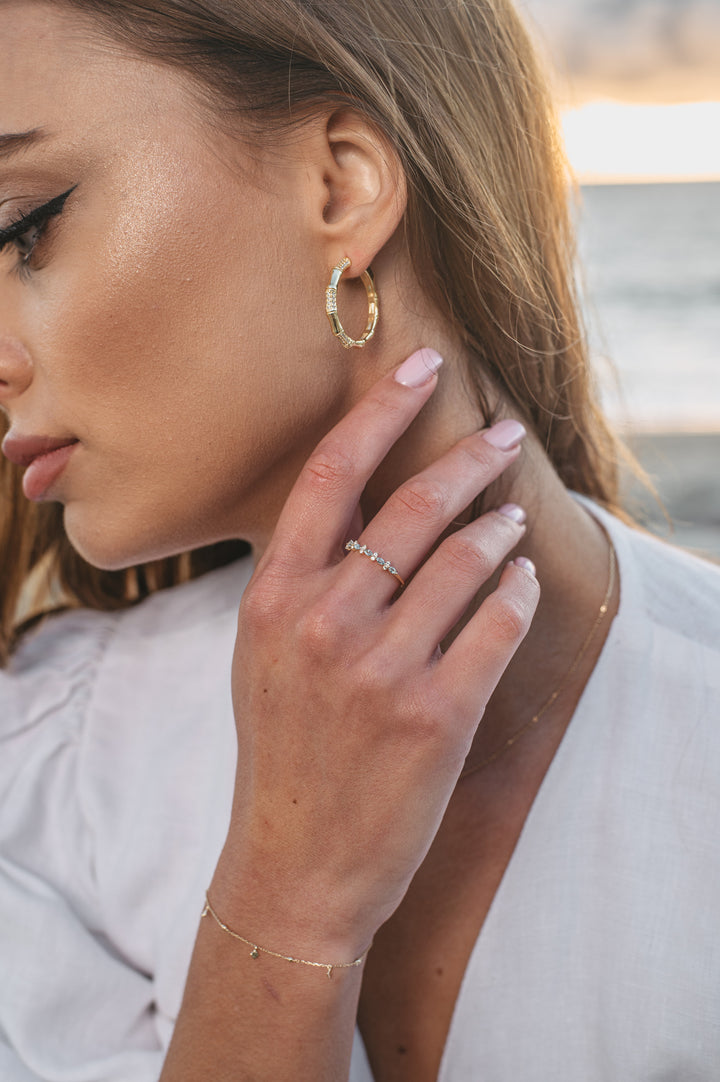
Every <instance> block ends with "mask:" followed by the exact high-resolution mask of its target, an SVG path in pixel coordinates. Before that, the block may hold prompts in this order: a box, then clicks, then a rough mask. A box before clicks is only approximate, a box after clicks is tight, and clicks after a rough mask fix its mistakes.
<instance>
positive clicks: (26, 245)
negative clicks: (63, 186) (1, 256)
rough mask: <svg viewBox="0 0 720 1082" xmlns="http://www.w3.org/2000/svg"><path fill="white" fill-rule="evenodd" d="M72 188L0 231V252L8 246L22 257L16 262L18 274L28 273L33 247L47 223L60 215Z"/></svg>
mask: <svg viewBox="0 0 720 1082" xmlns="http://www.w3.org/2000/svg"><path fill="white" fill-rule="evenodd" d="M76 187H77V185H75V186H74V187H72V188H70V190H69V191H67V192H63V194H62V195H58V196H56V197H55V198H54V199H51V200H50V202H49V203H44V204H43V205H42V206H41V207H36V208H35V210H31V211H30V213H29V214H23V215H22V216H21V217H20V218H18V219H17V221H15V222H12V223H11V224H10V225H9V226H7V228H5V229H0V252H2V251H3V249H4V248H6V246H7V245H8V244H12V245H14V247H15V249H16V250H17V251H18V252H19V253H20V255H21V256H22V258H21V259H19V260H18V263H17V267H16V269H17V270H18V272H25V273H27V272H28V271H29V267H30V260H31V258H32V255H33V252H34V250H35V247H36V246H37V244H38V243H39V241H40V239H41V237H42V235H43V233H44V232H45V230H46V228H47V226H48V223H49V222H50V220H51V219H52V218H54V217H56V215H58V214H61V213H62V210H63V207H64V206H65V200H66V199H67V198H68V196H69V195H70V194H71V192H73V191H75V188H76Z"/></svg>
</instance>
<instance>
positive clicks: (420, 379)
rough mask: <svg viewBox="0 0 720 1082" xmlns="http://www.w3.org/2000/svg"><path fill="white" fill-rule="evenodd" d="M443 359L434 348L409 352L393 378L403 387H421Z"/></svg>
mask: <svg viewBox="0 0 720 1082" xmlns="http://www.w3.org/2000/svg"><path fill="white" fill-rule="evenodd" d="M442 363H443V359H442V357H441V356H440V354H439V353H437V352H436V351H435V350H434V349H428V348H427V347H426V348H423V349H418V350H416V351H415V352H414V353H411V354H410V356H409V357H408V359H407V360H406V361H404V362H403V363H402V364H401V365H400V367H399V368H398V370H397V372H396V373H395V379H396V380H397V382H398V383H402V385H403V387H423V386H424V385H425V384H426V383H428V382H429V381H430V380H431V379H432V377H433V376H434V375H435V373H436V372H437V370H438V368H439V367H440V365H441V364H442Z"/></svg>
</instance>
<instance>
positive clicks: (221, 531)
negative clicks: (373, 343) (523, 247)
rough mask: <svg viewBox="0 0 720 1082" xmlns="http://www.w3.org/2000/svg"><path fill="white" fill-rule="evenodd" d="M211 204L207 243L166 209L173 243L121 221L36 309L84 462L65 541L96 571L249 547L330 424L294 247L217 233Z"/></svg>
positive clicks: (332, 369) (217, 217)
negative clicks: (244, 543)
mask: <svg viewBox="0 0 720 1082" xmlns="http://www.w3.org/2000/svg"><path fill="white" fill-rule="evenodd" d="M218 202H219V203H220V205H218V206H216V207H214V208H210V212H209V213H208V216H207V220H212V221H213V222H215V228H214V231H213V232H212V233H210V232H208V231H207V229H204V230H203V231H202V232H201V231H199V230H198V229H197V226H196V225H195V224H194V223H193V221H192V220H191V217H190V215H189V214H187V213H186V214H185V215H184V216H183V215H181V214H180V213H179V210H178V208H177V207H176V208H175V213H174V214H173V215H172V221H173V227H172V228H169V227H168V226H167V225H166V224H165V222H166V220H167V219H165V218H160V217H157V218H155V219H153V220H151V221H148V220H146V221H145V223H144V226H143V228H142V229H141V228H140V227H139V226H138V224H137V223H133V222H126V221H124V220H122V219H121V220H119V221H118V222H117V224H116V225H115V227H114V228H113V229H112V230H111V231H109V233H108V234H107V237H108V239H107V242H106V244H105V245H104V246H103V248H102V250H100V251H99V252H98V254H97V256H96V257H95V258H94V259H92V260H89V259H88V258H87V254H86V253H87V249H86V251H85V252H84V253H82V254H80V253H78V255H77V256H76V257H75V258H74V260H73V261H72V262H71V263H70V265H69V266H67V267H66V268H65V271H66V273H65V275H64V279H63V280H64V283H65V284H64V288H63V294H62V296H58V297H56V298H55V302H54V305H53V306H52V309H49V308H47V307H46V313H45V314H46V317H47V320H46V324H45V325H46V327H47V328H48V335H47V337H46V341H45V346H46V347H47V349H46V356H47V357H48V358H49V359H53V358H60V359H62V363H48V364H47V372H48V388H49V392H50V397H51V400H52V401H54V402H55V403H58V404H59V405H57V406H55V407H54V413H55V416H56V417H59V418H60V419H61V421H62V425H63V430H67V431H71V432H73V433H75V434H77V435H78V436H79V437H80V439H81V440H82V441H83V444H84V450H86V455H85V458H84V460H83V461H82V464H80V462H79V463H78V468H77V471H76V480H77V484H76V488H75V490H74V491H73V489H71V488H69V489H68V497H67V500H66V510H65V523H66V529H67V532H68V535H69V536H70V539H71V541H72V542H73V544H74V545H75V546H76V548H78V550H79V551H80V552H81V554H82V555H84V556H85V557H86V558H87V559H88V560H89V561H90V562H91V563H94V564H96V565H97V566H101V567H108V568H110V567H121V566H127V565H128V564H130V563H137V562H141V561H145V560H149V559H154V558H158V557H160V556H164V555H167V554H169V553H171V552H178V551H183V550H186V549H188V548H192V547H196V546H198V545H200V544H206V543H210V542H212V541H215V540H220V539H221V538H222V537H228V536H245V537H248V536H252V531H253V529H254V528H255V527H257V525H258V522H259V520H260V519H261V518H262V517H263V516H267V515H268V514H269V513H270V509H271V508H272V509H273V511H272V513H274V512H275V511H276V510H277V509H278V508H277V503H278V500H280V502H281V499H282V498H283V497H284V494H285V492H286V491H287V488H288V487H289V485H290V483H291V482H292V480H293V478H294V476H295V475H296V473H297V469H298V468H299V466H300V464H301V462H302V460H303V459H304V457H305V456H306V454H307V453H308V452H309V450H310V449H311V447H312V445H313V444H314V443H315V442H316V441H317V439H318V438H319V436H320V435H321V434H322V432H323V431H324V430H326V428H327V427H329V424H330V423H331V419H332V418H331V414H332V413H333V411H334V410H336V408H337V401H338V396H339V394H340V392H341V389H342V386H343V381H342V378H341V372H342V369H341V367H339V366H337V365H336V364H335V362H333V363H332V365H330V366H329V367H328V366H327V365H326V364H325V365H323V362H322V361H321V359H320V357H319V356H318V352H317V348H316V343H317V341H318V339H319V336H320V335H322V339H321V340H322V341H323V342H325V341H327V342H329V343H330V353H331V354H332V355H333V356H334V352H336V351H333V349H332V346H333V344H334V343H333V341H332V339H331V336H330V332H329V329H328V327H327V321H326V319H325V315H324V303H323V302H324V292H323V290H324V283H321V284H320V285H319V287H318V289H317V293H318V296H317V298H316V303H315V306H314V309H313V307H312V305H311V304H310V301H309V295H308V294H309V291H308V289H307V286H306V284H305V280H304V276H303V274H302V272H301V270H299V269H298V268H299V267H301V266H302V260H303V253H302V252H301V251H300V250H299V245H297V244H296V249H295V250H294V251H293V250H290V249H289V248H288V247H283V249H282V250H280V248H279V245H276V246H275V247H273V244H272V242H271V238H272V235H273V230H272V227H271V226H269V225H268V224H267V223H266V222H265V221H263V219H262V217H261V216H258V215H257V214H252V213H247V214H246V215H245V216H244V221H243V222H242V223H241V222H238V223H229V224H227V225H226V216H225V213H224V211H223V206H222V203H221V202H220V200H219V199H218ZM275 232H277V231H276V230H275ZM265 234H267V238H266V237H265ZM264 239H268V240H269V243H267V244H263V243H262V241H263V240H264ZM248 251H250V252H252V253H253V257H252V259H251V258H248V257H247V256H246V255H245V253H246V252H248ZM59 411H62V412H59ZM279 463H283V464H284V465H283V467H282V468H280V466H279V465H278V464H279ZM268 486H271V487H272V486H274V490H273V491H269V490H268ZM267 525H268V523H267V522H264V523H263V526H267Z"/></svg>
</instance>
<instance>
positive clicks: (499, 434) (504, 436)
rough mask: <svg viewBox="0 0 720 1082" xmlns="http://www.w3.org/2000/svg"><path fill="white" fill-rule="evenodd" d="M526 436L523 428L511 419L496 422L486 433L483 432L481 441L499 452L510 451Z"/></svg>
mask: <svg viewBox="0 0 720 1082" xmlns="http://www.w3.org/2000/svg"><path fill="white" fill-rule="evenodd" d="M526 436H527V431H526V429H525V426H524V425H521V424H520V422H519V421H513V420H512V419H511V418H507V419H506V420H504V421H498V423H497V424H496V425H493V426H492V428H489V429H488V430H487V432H483V439H484V440H487V442H488V443H489V444H491V445H492V446H493V447H497V449H498V450H499V451H512V450H513V448H515V447H517V445H518V444H519V443H522V441H523V440H524V439H525V437H526Z"/></svg>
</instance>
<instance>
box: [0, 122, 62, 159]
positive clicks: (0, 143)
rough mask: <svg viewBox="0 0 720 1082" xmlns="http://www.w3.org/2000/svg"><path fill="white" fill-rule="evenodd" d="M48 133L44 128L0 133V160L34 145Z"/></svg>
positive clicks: (45, 137)
mask: <svg viewBox="0 0 720 1082" xmlns="http://www.w3.org/2000/svg"><path fill="white" fill-rule="evenodd" d="M49 134H50V133H49V132H47V131H45V129H44V128H31V129H30V131H21V132H8V133H7V134H5V135H0V160H6V159H8V158H12V157H13V156H14V155H15V154H19V153H20V152H21V151H23V150H27V149H28V147H31V146H35V145H36V144H37V143H40V142H42V141H43V139H47V138H48V136H49Z"/></svg>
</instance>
